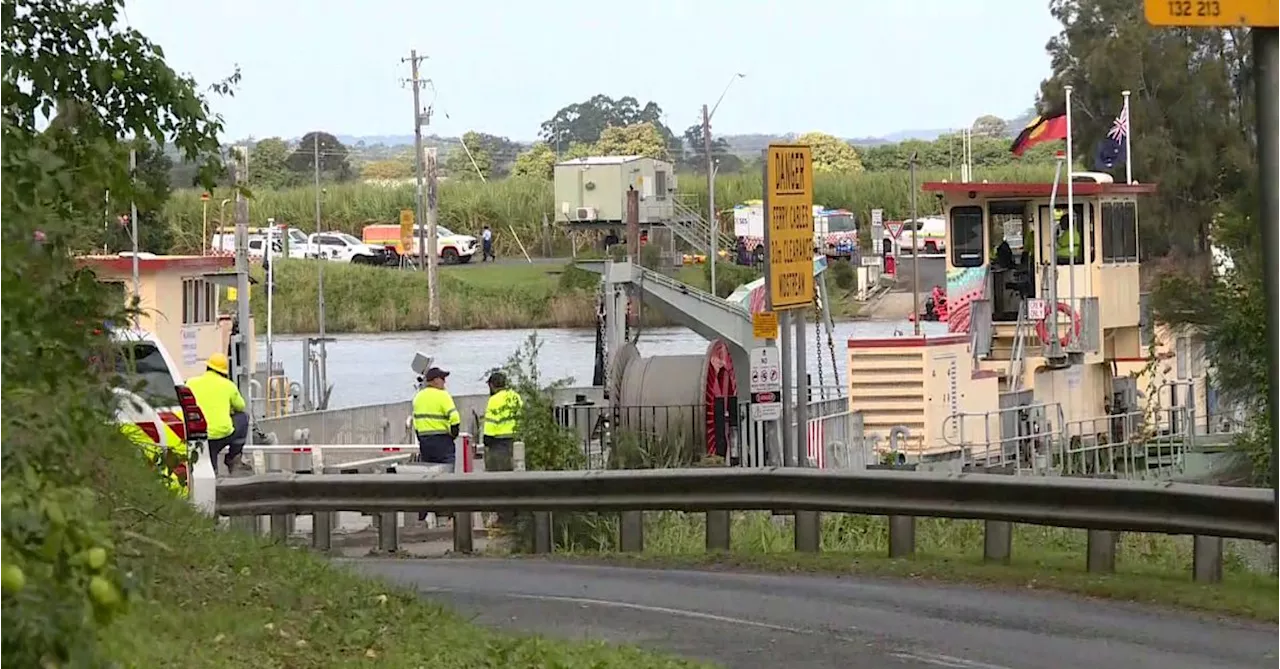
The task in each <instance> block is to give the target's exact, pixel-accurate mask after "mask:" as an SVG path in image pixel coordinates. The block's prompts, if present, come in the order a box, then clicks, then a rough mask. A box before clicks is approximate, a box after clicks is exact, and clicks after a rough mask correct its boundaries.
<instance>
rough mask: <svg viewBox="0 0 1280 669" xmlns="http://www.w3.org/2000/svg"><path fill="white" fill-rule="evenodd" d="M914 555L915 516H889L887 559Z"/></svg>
mask: <svg viewBox="0 0 1280 669" xmlns="http://www.w3.org/2000/svg"><path fill="white" fill-rule="evenodd" d="M915 553H916V519H915V516H889V557H891V558H909V557H911V556H913V555H915Z"/></svg>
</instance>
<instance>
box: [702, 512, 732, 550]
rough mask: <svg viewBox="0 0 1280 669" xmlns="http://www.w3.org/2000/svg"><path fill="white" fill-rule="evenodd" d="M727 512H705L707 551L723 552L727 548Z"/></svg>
mask: <svg viewBox="0 0 1280 669" xmlns="http://www.w3.org/2000/svg"><path fill="white" fill-rule="evenodd" d="M729 523H730V520H729V512H728V511H708V512H707V552H708V553H715V552H725V551H728V550H729Z"/></svg>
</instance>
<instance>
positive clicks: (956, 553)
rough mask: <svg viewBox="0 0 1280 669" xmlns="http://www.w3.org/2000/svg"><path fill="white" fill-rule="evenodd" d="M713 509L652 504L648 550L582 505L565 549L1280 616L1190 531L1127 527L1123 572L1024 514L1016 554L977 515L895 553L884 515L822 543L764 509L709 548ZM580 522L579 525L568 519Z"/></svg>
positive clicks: (845, 527)
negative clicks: (806, 541) (993, 548)
mask: <svg viewBox="0 0 1280 669" xmlns="http://www.w3.org/2000/svg"><path fill="white" fill-rule="evenodd" d="M704 518H705V517H704V516H703V515H702V514H686V513H681V512H674V511H672V512H651V513H647V514H645V550H644V552H643V553H639V554H624V553H619V552H617V522H616V518H610V517H608V516H584V517H582V518H581V519H578V522H577V523H574V524H572V525H562V526H561V530H560V534H559V535H558V536H557V537H556V538H557V544H558V546H559V547H560V548H561V550H562V551H563V552H562V553H558V554H557V557H566V558H570V559H576V560H588V561H607V562H609V563H614V564H626V565H632V566H645V567H687V568H711V569H746V570H758V571H771V572H789V573H796V572H799V573H821V574H832V575H853V574H858V575H867V576H882V577H892V578H904V579H909V580H932V581H939V582H959V583H971V584H979V585H990V586H1001V587H1008V588H1018V589H1020V590H1049V591H1059V592H1067V593H1074V594H1079V595H1084V596H1089V597H1098V598H1105V599H1115V600H1121V601H1132V602H1141V603H1147V604H1157V605H1165V606H1174V607H1179V608H1185V609H1192V610H1198V611H1204V612H1209V613H1215V614H1225V615H1231V616H1238V617H1243V618H1250V619H1255V620H1264V621H1271V622H1274V621H1276V620H1277V619H1278V618H1280V616H1278V614H1277V596H1276V593H1277V591H1278V588H1280V583H1278V582H1277V579H1276V577H1275V576H1274V575H1270V574H1262V573H1258V572H1256V571H1252V570H1250V569H1249V567H1248V565H1246V563H1245V559H1244V558H1243V557H1242V556H1241V555H1240V554H1239V553H1238V552H1236V551H1233V550H1228V552H1227V555H1226V556H1225V568H1224V577H1223V581H1222V583H1220V584H1213V585H1209V584H1199V583H1194V582H1192V581H1191V561H1192V560H1191V540H1190V538H1189V537H1171V536H1166V535H1157V534H1122V535H1121V540H1120V547H1119V550H1118V553H1117V560H1116V573H1114V574H1092V573H1089V572H1087V571H1085V546H1086V541H1087V540H1086V532H1085V531H1084V530H1073V529H1065V528H1055V527H1041V526H1035V525H1016V526H1015V529H1014V536H1013V556H1012V560H1011V563H1010V564H1009V565H999V564H985V563H983V561H982V537H983V524H982V523H981V522H980V521H964V520H949V519H940V518H920V519H918V520H917V525H916V547H917V555H916V557H914V558H910V559H894V560H891V559H889V558H888V557H886V556H887V554H888V544H889V539H888V528H887V523H886V522H885V521H884V519H883V518H878V517H872V516H855V515H846V514H826V515H824V516H823V532H822V548H823V552H822V553H819V554H803V553H796V552H794V550H793V546H794V545H795V544H794V536H795V535H794V530H793V526H792V524H791V522H790V520H789V519H785V518H773V517H771V516H770V514H767V513H763V512H739V513H735V514H733V516H732V518H733V520H732V528H731V535H730V536H731V537H732V544H731V545H732V550H731V551H730V552H728V553H711V554H709V553H707V552H706V551H705V549H704V545H705V544H704V541H705V539H704V537H705V534H704V530H705V523H704ZM566 528H572V529H566Z"/></svg>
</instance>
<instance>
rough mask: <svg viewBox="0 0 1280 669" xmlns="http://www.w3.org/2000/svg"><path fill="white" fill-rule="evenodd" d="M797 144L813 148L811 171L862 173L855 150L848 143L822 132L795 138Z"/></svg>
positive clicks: (809, 133) (860, 163)
mask: <svg viewBox="0 0 1280 669" xmlns="http://www.w3.org/2000/svg"><path fill="white" fill-rule="evenodd" d="M796 143H797V144H808V145H809V146H811V147H813V171H814V172H831V173H835V174H854V173H857V172H861V171H862V161H861V160H860V159H859V158H858V151H857V149H855V148H853V146H852V145H850V144H849V143H848V142H846V141H844V140H843V139H840V138H839V137H835V136H832V135H828V134H826V133H824V132H807V133H805V134H803V135H800V136H799V137H797V138H796Z"/></svg>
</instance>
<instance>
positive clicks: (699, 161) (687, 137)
mask: <svg viewBox="0 0 1280 669" xmlns="http://www.w3.org/2000/svg"><path fill="white" fill-rule="evenodd" d="M683 139H684V142H683V147H682V148H683V152H682V159H681V161H680V162H681V165H682V166H684V167H686V168H688V169H691V170H693V171H694V172H699V173H702V174H706V173H707V151H706V142H704V141H703V139H702V124H701V123H695V124H693V125H691V126H689V127H688V128H686V129H685V131H684V135H683ZM711 155H712V157H714V158H715V159H716V160H717V161H719V164H718V165H717V167H716V172H717V173H718V174H729V173H731V172H741V171H742V167H743V162H742V159H741V158H739V157H738V156H737V155H736V154H734V153H733V148H732V147H730V146H729V141H728V140H726V139H724V138H723V137H717V138H712V140H711Z"/></svg>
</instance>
